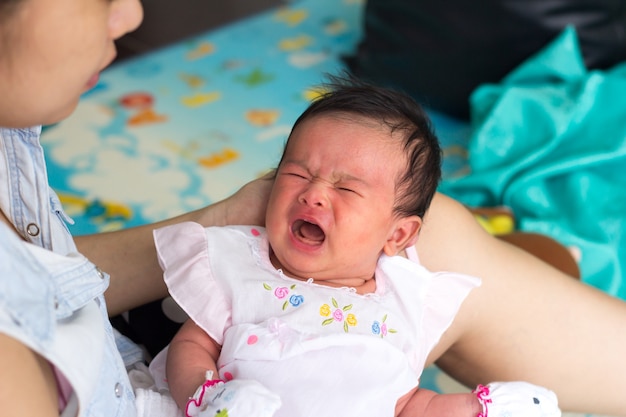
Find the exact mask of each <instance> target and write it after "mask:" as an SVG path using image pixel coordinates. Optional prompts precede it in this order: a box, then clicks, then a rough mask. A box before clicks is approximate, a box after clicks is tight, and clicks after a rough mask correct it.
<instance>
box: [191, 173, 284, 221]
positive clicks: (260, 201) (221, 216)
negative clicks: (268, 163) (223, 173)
mask: <svg viewBox="0 0 626 417" xmlns="http://www.w3.org/2000/svg"><path fill="white" fill-rule="evenodd" d="M274 177H275V172H274V171H271V172H268V173H267V174H265V175H263V176H262V177H260V178H258V179H256V180H253V181H251V182H249V183H247V184H246V185H244V186H243V187H241V188H240V189H239V190H238V191H237V192H236V193H235V194H233V195H232V196H230V197H228V198H226V199H225V200H222V201H220V202H218V203H216V204H214V205H212V206H210V208H209V207H207V208H204V209H201V210H199V212H198V215H199V216H200V217H199V219H198V223H200V224H202V225H203V226H226V225H233V224H243V225H258V226H263V225H265V211H266V208H267V202H268V200H269V196H270V192H271V190H272V185H273V184H274ZM207 214H209V215H207Z"/></svg>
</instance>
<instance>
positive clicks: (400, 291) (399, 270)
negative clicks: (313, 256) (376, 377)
mask: <svg viewBox="0 0 626 417" xmlns="http://www.w3.org/2000/svg"><path fill="white" fill-rule="evenodd" d="M379 268H380V271H381V272H382V274H378V275H377V276H380V277H381V278H383V279H382V280H379V281H381V282H380V284H382V285H381V286H386V287H387V289H388V291H389V292H391V293H393V294H395V295H396V297H397V300H398V301H397V304H398V306H402V307H401V308H402V311H403V314H404V315H405V317H406V320H407V323H408V326H409V329H410V332H411V336H409V338H408V339H407V340H406V341H405V342H404V343H403V344H402V346H401V349H402V350H403V351H404V352H405V354H406V355H407V357H408V359H409V363H410V364H411V367H412V368H413V370H414V371H415V372H416V373H417V374H418V375H419V374H421V372H422V370H423V369H424V364H425V362H426V359H427V358H428V355H429V354H430V352H431V351H432V349H433V348H434V347H435V345H436V344H437V343H438V342H439V340H440V339H441V336H442V335H443V333H444V332H445V331H446V330H447V329H448V328H449V327H450V325H451V324H452V321H453V320H454V318H455V317H456V315H457V313H458V311H459V308H460V307H461V304H463V301H464V300H465V299H466V298H467V295H468V294H469V293H470V291H472V290H473V289H474V288H476V287H478V286H480V284H481V280H480V279H478V278H476V277H473V276H469V275H464V274H458V273H452V272H430V271H429V270H427V269H426V268H424V267H423V266H422V265H420V264H419V260H418V258H417V256H416V254H409V259H405V258H401V257H399V256H394V257H387V256H385V255H383V256H381V259H380V260H379Z"/></svg>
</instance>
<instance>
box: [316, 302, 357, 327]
mask: <svg viewBox="0 0 626 417" xmlns="http://www.w3.org/2000/svg"><path fill="white" fill-rule="evenodd" d="M331 304H332V305H333V306H332V307H331V306H329V305H328V304H323V305H322V306H321V307H320V316H322V317H329V318H327V319H326V320H324V321H322V326H328V325H329V324H331V323H335V322H336V323H343V331H344V332H346V333H348V330H349V326H352V327H354V326H356V325H357V320H356V316H355V315H354V314H352V313H348V314H345V313H346V312H347V311H350V310H352V304H348V305H347V306H343V307H341V308H339V303H337V300H335V299H334V298H331Z"/></svg>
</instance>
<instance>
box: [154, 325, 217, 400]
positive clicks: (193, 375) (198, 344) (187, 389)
mask: <svg viewBox="0 0 626 417" xmlns="http://www.w3.org/2000/svg"><path fill="white" fill-rule="evenodd" d="M220 350H221V347H220V346H219V345H218V344H217V343H216V342H215V341H214V340H213V339H212V338H211V337H210V336H209V335H208V334H206V332H205V331H204V330H202V329H201V328H200V327H198V325H196V324H195V323H194V322H193V321H192V320H187V321H186V322H185V324H183V327H181V328H180V330H179V331H178V333H176V336H174V339H173V340H172V342H171V343H170V345H169V347H168V351H167V362H166V370H165V374H166V376H167V383H168V385H169V387H170V392H171V393H172V397H173V398H174V401H176V404H178V407H179V408H180V409H181V410H185V406H186V405H187V401H189V398H191V397H192V396H193V394H194V392H195V391H196V389H198V387H200V386H201V385H202V384H203V383H204V381H205V380H206V376H205V375H206V372H207V371H213V375H214V378H215V379H219V376H218V373H217V365H216V362H217V358H218V357H219V354H220Z"/></svg>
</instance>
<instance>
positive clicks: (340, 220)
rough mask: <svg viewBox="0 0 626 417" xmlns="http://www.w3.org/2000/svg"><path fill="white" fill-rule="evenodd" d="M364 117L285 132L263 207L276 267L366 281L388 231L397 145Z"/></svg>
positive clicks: (400, 156) (344, 281)
mask: <svg viewBox="0 0 626 417" xmlns="http://www.w3.org/2000/svg"><path fill="white" fill-rule="evenodd" d="M390 135H391V133H390V132H389V129H387V128H384V127H382V126H381V125H379V124H376V123H373V122H372V121H369V120H367V119H364V118H355V117H354V116H350V117H345V116H344V117H338V116H328V115H322V116H316V117H314V118H312V119H309V120H306V121H304V122H303V123H301V124H300V125H299V126H298V127H297V128H296V129H295V130H294V132H293V133H292V136H291V138H290V141H289V145H288V147H287V149H286V151H285V155H284V157H283V160H282V163H281V165H280V167H279V169H278V172H277V175H276V181H275V184H274V187H273V189H272V194H271V196H270V201H269V205H268V214H267V219H266V226H267V233H268V238H269V242H270V246H271V247H272V250H273V253H274V258H273V262H274V264H275V266H276V267H279V268H282V269H283V271H284V272H285V273H286V274H287V275H288V276H291V277H293V278H299V279H304V280H306V279H308V278H313V279H314V280H316V281H326V282H327V283H328V284H331V285H332V284H338V282H337V280H341V281H340V284H339V285H346V286H350V284H349V283H350V282H355V284H354V285H357V284H356V283H358V282H362V281H363V280H369V279H371V278H373V275H374V270H375V267H376V263H377V260H378V258H379V256H380V254H381V251H382V250H383V248H384V247H385V244H386V242H387V240H388V239H389V237H390V235H391V234H392V233H393V231H394V229H395V223H396V216H395V215H394V213H393V207H394V202H395V186H396V181H397V179H398V176H399V173H400V170H402V169H404V167H405V166H406V159H405V156H404V153H403V150H402V145H401V143H402V142H401V141H400V140H398V139H396V140H392V139H391V138H390Z"/></svg>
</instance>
